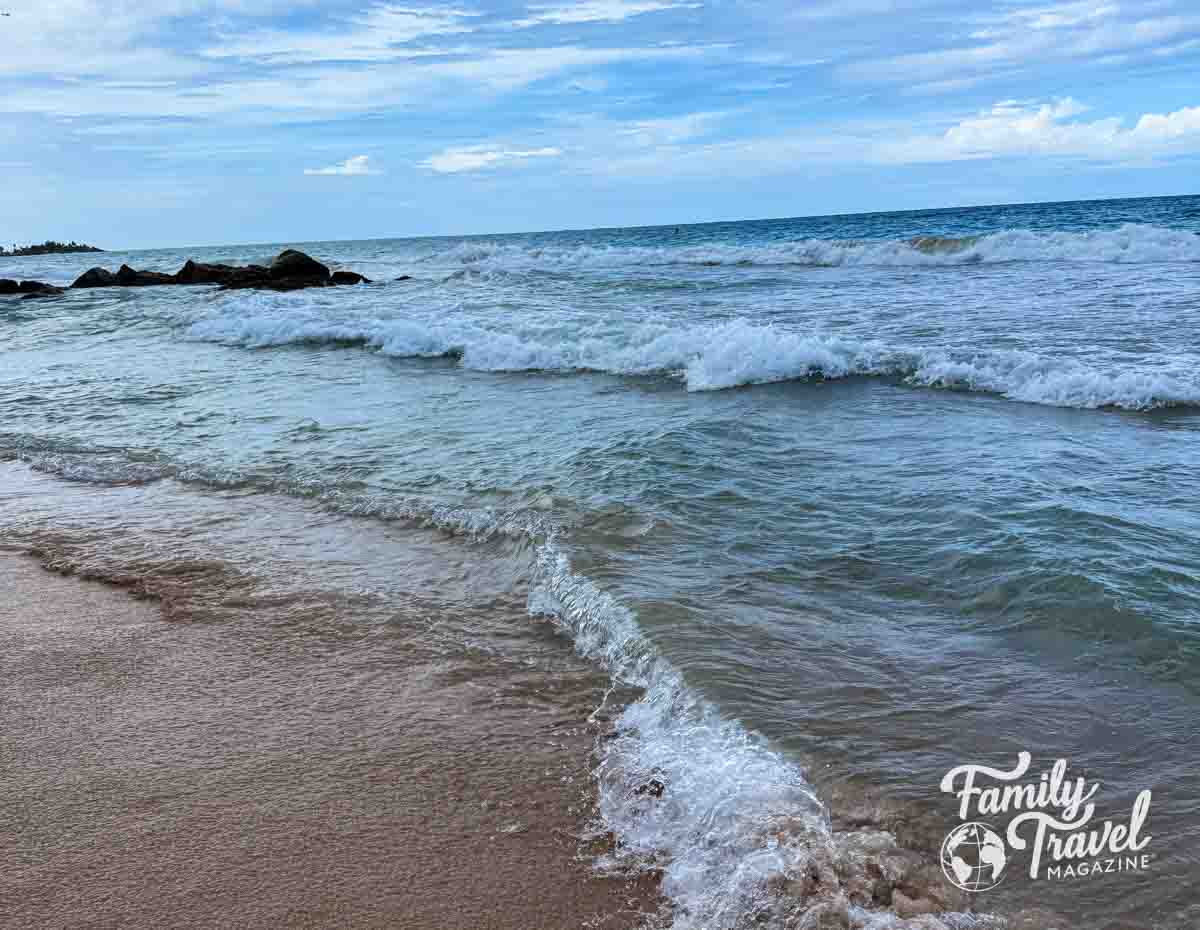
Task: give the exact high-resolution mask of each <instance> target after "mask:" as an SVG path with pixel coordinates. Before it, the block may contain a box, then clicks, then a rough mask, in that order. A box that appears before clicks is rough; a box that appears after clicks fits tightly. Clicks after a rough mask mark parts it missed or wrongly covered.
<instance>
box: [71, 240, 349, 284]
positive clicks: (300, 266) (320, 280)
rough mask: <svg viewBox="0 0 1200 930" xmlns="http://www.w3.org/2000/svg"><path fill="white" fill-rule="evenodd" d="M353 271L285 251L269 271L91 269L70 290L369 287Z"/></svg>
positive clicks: (199, 266)
mask: <svg viewBox="0 0 1200 930" xmlns="http://www.w3.org/2000/svg"><path fill="white" fill-rule="evenodd" d="M369 283H370V281H369V279H367V278H364V277H363V276H362V275H360V274H357V273H355V272H353V271H337V272H334V273H332V274H331V273H330V271H329V268H328V267H326V266H325V265H323V264H321V263H320V262H319V261H317V260H316V259H315V258H313V257H312V256H310V255H306V254H304V253H303V252H299V251H297V250H295V249H285V250H284V251H282V252H280V253H279V255H278V256H276V258H275V260H274V261H272V262H271V266H270V267H269V268H264V267H263V266H262V265H209V264H204V263H202V262H196V261H192V260H191V259H188V261H187V263H186V264H185V265H184V266H183V267H182V268H180V269H179V271H177V272H176V273H175V274H164V273H162V272H160V271H138V270H137V269H134V268H130V267H129V266H128V265H122V266H121V267H120V269H119V270H118V271H117V273H116V274H113V273H112V272H110V271H106V270H105V269H103V268H91V269H89V270H88V271H85V272H84V273H83V274H81V275H80V276H79V277H78V278H77V279H76V280H75V283H74V284H72V285H71V287H148V286H152V285H163V284H216V285H219V286H220V287H222V288H259V289H263V290H272V291H296V290H300V289H301V288H306V287H330V286H341V285H348V284H369Z"/></svg>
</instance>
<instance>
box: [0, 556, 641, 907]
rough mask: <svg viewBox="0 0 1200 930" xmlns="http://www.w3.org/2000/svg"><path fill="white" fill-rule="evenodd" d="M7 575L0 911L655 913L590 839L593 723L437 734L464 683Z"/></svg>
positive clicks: (471, 719) (123, 594)
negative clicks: (369, 669) (276, 643)
mask: <svg viewBox="0 0 1200 930" xmlns="http://www.w3.org/2000/svg"><path fill="white" fill-rule="evenodd" d="M0 582H2V583H3V586H4V588H5V590H6V592H8V594H9V597H8V599H7V600H8V605H7V606H6V607H5V608H3V609H0V649H2V654H3V655H4V658H3V659H2V660H0V667H5V666H6V667H7V668H5V669H4V674H2V675H0V682H2V683H0V696H2V703H3V704H4V706H5V708H6V718H7V719H6V727H5V733H4V735H3V737H2V738H0V747H2V748H3V752H2V755H3V756H4V757H5V758H6V760H7V761H6V764H5V765H4V766H3V767H2V768H0V790H3V791H4V794H5V796H6V797H8V798H10V799H14V798H15V799H17V803H15V804H9V805H7V806H6V807H5V809H4V813H3V814H0V836H6V837H7V839H6V841H5V845H6V847H8V848H9V849H10V850H12V849H14V848H15V855H13V856H12V858H11V859H10V861H11V862H15V864H16V865H15V868H13V867H10V868H7V869H5V870H4V871H2V872H0V924H3V925H6V926H29V927H34V926H68V925H69V926H74V927H99V926H111V925H113V924H114V923H118V922H119V923H120V924H121V925H122V926H128V927H147V928H149V927H161V926H179V925H182V924H183V923H186V924H187V925H189V926H193V927H202V926H212V927H216V926H221V927H251V926H274V927H316V926H320V927H323V928H324V927H356V928H361V927H384V926H404V927H406V928H413V930H417V928H429V930H434V928H439V930H449V928H463V930H468V928H470V930H475V928H484V927H487V928H497V930H529V928H533V927H537V928H545V930H553V928H558V927H561V928H574V927H579V926H584V925H587V926H589V927H595V928H611V930H621V928H627V927H633V926H635V925H637V924H638V923H639V921H641V920H642V918H643V916H644V915H645V914H647V913H649V912H652V911H653V910H655V908H656V907H657V906H658V902H657V900H656V889H655V887H654V882H653V881H652V880H650V879H648V878H647V877H642V878H640V879H634V880H624V879H619V878H601V877H597V876H596V875H595V874H594V873H593V872H592V871H591V869H590V867H589V864H588V861H585V860H589V859H590V857H587V856H584V855H581V854H580V853H581V849H580V841H579V840H578V839H577V837H578V836H580V835H582V834H583V833H584V831H585V828H586V825H587V824H586V821H587V820H588V815H589V813H590V808H589V807H588V798H589V797H590V780H589V778H588V763H589V759H590V752H591V748H590V741H591V739H592V736H591V734H589V733H587V732H586V728H585V727H584V726H582V724H583V721H582V720H581V721H578V722H577V723H578V724H579V725H578V726H574V727H565V728H563V729H562V730H561V732H560V733H559V734H558V738H557V739H555V740H554V741H553V742H552V743H551V742H549V741H547V739H546V738H545V736H546V734H545V733H544V732H541V728H539V727H538V726H537V721H536V720H531V721H530V726H529V727H527V728H525V729H526V731H525V732H522V729H521V727H520V723H519V721H518V720H516V719H515V717H514V715H512V714H499V713H498V714H496V715H495V717H494V718H493V719H489V718H488V715H486V714H480V713H479V712H478V711H477V709H472V710H471V712H470V713H469V714H464V715H461V716H460V715H456V717H455V719H456V721H457V724H458V725H457V726H456V727H454V728H453V729H449V730H447V729H444V728H442V727H440V726H437V725H434V726H432V727H430V726H428V723H429V722H430V721H429V720H428V719H424V720H423V719H422V718H429V717H440V716H442V715H443V714H444V713H445V710H446V702H447V701H450V702H453V701H454V700H455V695H453V694H448V693H447V690H446V689H443V688H439V687H437V683H436V682H435V681H433V680H432V676H423V675H419V674H418V675H415V676H409V675H404V674H397V672H403V670H402V669H396V670H394V671H393V672H392V673H391V674H390V675H389V674H387V672H386V671H381V670H380V669H378V668H376V669H374V670H373V673H372V676H371V677H378V676H380V675H381V674H382V676H383V677H384V678H385V679H388V680H386V681H378V680H377V681H373V682H371V681H369V679H368V678H365V677H362V676H360V675H357V674H355V670H354V669H353V668H347V667H346V666H347V665H350V666H352V665H353V661H352V659H350V657H349V656H344V657H343V658H344V659H346V661H343V662H330V661H322V662H320V663H318V662H307V661H300V662H292V661H291V659H292V658H294V656H291V655H288V654H287V652H288V650H287V649H286V648H283V649H281V650H280V651H279V652H278V653H276V654H270V653H268V654H262V652H261V650H262V649H267V650H270V647H269V645H268V644H266V643H265V642H257V643H254V644H247V643H245V642H244V641H243V640H242V639H241V637H239V636H237V635H236V633H238V632H242V633H244V632H245V630H244V629H242V630H239V631H234V630H228V629H224V628H223V627H224V625H222V624H215V623H207V622H204V621H197V622H189V621H188V619H187V617H186V616H182V615H180V614H179V613H178V612H176V611H174V610H173V611H172V613H171V616H170V619H167V617H165V616H164V615H163V612H162V609H161V607H160V605H159V604H158V603H156V602H155V601H154V600H145V599H137V598H135V597H132V596H130V594H129V593H128V592H127V591H124V590H120V589H119V588H117V587H114V586H113V585H111V584H104V583H101V582H95V581H85V580H81V579H78V578H71V577H63V576H61V575H57V574H54V573H53V572H51V571H48V570H46V569H44V568H43V567H41V566H40V565H39V564H38V562H37V561H36V560H35V559H34V558H32V557H30V556H22V555H17V554H14V553H12V552H11V551H4V550H0ZM267 632H270V630H269V629H268V630H267ZM230 633H232V634H235V635H234V636H233V637H232V638H231V637H230V636H229V635H227V634H230ZM321 658H322V659H323V660H327V659H328V658H329V657H327V656H323V657H321ZM285 660H286V661H285ZM322 666H323V667H324V670H322ZM339 678H340V679H341V681H340V682H339V681H338V679H339ZM414 678H415V679H416V680H415V681H414ZM335 691H337V692H339V693H332V692H335ZM356 692H357V693H358V695H359V696H360V697H361V699H359V700H355V697H356ZM363 692H365V693H363ZM388 693H391V694H392V695H393V696H394V698H395V699H396V700H397V701H398V703H397V704H396V705H394V706H390V707H385V706H380V705H379V703H377V701H376V699H378V698H380V697H381V696H382V695H385V694H388ZM256 698H257V699H258V701H259V703H258V705H257V706H255V700H256ZM383 721H387V723H384V722H383ZM514 723H515V724H516V726H514ZM301 751H302V752H301Z"/></svg>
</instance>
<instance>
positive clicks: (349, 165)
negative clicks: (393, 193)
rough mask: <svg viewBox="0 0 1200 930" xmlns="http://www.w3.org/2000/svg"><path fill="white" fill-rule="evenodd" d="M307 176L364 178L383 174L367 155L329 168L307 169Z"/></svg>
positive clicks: (358, 156)
mask: <svg viewBox="0 0 1200 930" xmlns="http://www.w3.org/2000/svg"><path fill="white" fill-rule="evenodd" d="M304 173H305V174H325V175H341V176H343V177H363V176H366V175H371V174H383V172H382V171H380V170H378V169H377V168H373V167H371V159H370V157H369V156H367V155H355V156H353V157H351V158H347V159H346V160H345V161H344V162H340V163H339V164H336V165H330V166H329V167H327V168H305V169H304Z"/></svg>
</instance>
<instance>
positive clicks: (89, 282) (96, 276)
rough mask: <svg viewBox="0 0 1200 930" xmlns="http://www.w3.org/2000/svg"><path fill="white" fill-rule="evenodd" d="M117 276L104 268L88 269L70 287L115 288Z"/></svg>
mask: <svg viewBox="0 0 1200 930" xmlns="http://www.w3.org/2000/svg"><path fill="white" fill-rule="evenodd" d="M116 285H117V276H116V275H115V274H113V273H112V272H111V271H108V270H107V269H105V268H89V269H88V270H87V271H85V272H84V273H83V274H81V275H80V276H79V277H78V278H76V279H75V281H74V283H73V284H72V285H71V287H116Z"/></svg>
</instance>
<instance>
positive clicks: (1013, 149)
mask: <svg viewBox="0 0 1200 930" xmlns="http://www.w3.org/2000/svg"><path fill="white" fill-rule="evenodd" d="M1086 109H1087V108H1086V107H1084V106H1083V105H1081V104H1080V103H1078V102H1077V101H1075V100H1072V99H1070V98H1067V99H1065V100H1060V101H1057V102H1056V103H1045V104H1041V105H1031V104H1027V103H1020V102H1017V101H1004V102H1002V103H998V104H996V105H995V106H994V107H992V108H991V109H990V110H987V111H985V112H983V113H979V114H977V115H975V116H972V117H969V118H967V119H964V120H962V121H960V122H958V123H956V124H955V125H953V126H951V127H950V128H949V129H947V130H946V131H945V132H944V133H943V134H942V135H939V136H913V137H910V138H907V139H901V140H898V141H896V142H888V143H883V144H881V145H878V146H876V147H875V150H874V155H875V158H876V159H877V160H879V161H883V162H891V163H913V162H939V161H959V160H963V159H972V158H998V157H1005V156H1017V155H1048V156H1072V157H1079V158H1086V159H1089V160H1093V161H1122V160H1128V159H1131V158H1146V157H1153V156H1157V155H1171V154H1181V153H1184V152H1198V151H1200V106H1197V107H1184V108H1183V109H1180V110H1176V111H1174V112H1172V113H1165V114H1162V113H1146V114H1144V115H1143V116H1141V117H1140V118H1139V119H1138V120H1137V122H1136V123H1135V124H1134V125H1133V126H1131V127H1128V128H1126V127H1125V125H1124V123H1123V121H1122V120H1121V119H1119V118H1117V117H1108V118H1104V119H1097V120H1090V121H1089V120H1076V119H1073V117H1075V116H1078V115H1080V114H1081V113H1083V112H1085V111H1086Z"/></svg>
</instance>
